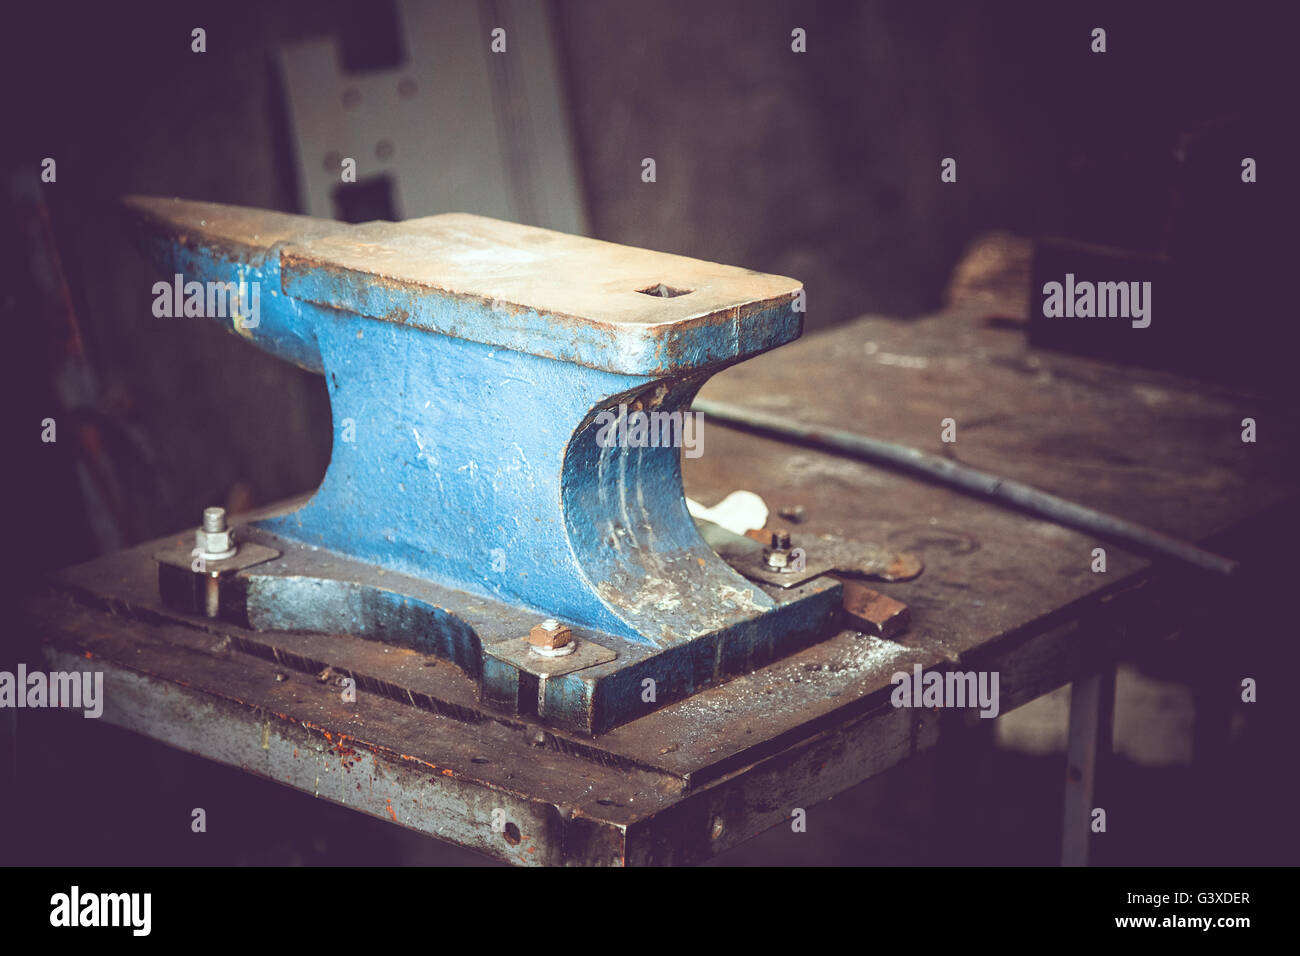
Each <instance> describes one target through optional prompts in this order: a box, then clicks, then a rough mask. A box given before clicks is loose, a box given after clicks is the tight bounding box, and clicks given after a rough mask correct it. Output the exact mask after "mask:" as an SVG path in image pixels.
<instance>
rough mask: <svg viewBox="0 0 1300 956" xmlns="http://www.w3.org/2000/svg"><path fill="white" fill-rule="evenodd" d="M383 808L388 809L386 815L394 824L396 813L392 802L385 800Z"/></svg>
mask: <svg viewBox="0 0 1300 956" xmlns="http://www.w3.org/2000/svg"><path fill="white" fill-rule="evenodd" d="M384 806H385V807H386V808H387V809H388V815H389V816H390V817H392V818H393V822H394V823H396V822H397V811H396V810H394V809H393V801H392V800H385V801H384Z"/></svg>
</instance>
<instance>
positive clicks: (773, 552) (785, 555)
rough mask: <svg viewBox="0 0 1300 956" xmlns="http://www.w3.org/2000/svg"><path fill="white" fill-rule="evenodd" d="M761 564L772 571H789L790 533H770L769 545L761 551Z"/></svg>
mask: <svg viewBox="0 0 1300 956" xmlns="http://www.w3.org/2000/svg"><path fill="white" fill-rule="evenodd" d="M763 562H764V563H765V564H766V565H767V566H768V567H769V568H771V569H772V570H773V571H789V570H790V532H788V531H773V532H772V542H771V544H770V545H769V546H768V547H766V548H764V549H763Z"/></svg>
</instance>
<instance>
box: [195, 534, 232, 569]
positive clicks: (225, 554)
mask: <svg viewBox="0 0 1300 956" xmlns="http://www.w3.org/2000/svg"><path fill="white" fill-rule="evenodd" d="M194 546H195V547H196V548H198V550H199V551H200V552H201V553H202V555H203V557H205V558H207V559H208V560H209V561H219V560H221V559H222V558H229V557H232V556H233V555H234V553H235V533H234V531H232V530H231V529H230V528H223V529H222V530H221V531H204V530H203V529H202V528H199V529H198V530H196V531H195V532H194Z"/></svg>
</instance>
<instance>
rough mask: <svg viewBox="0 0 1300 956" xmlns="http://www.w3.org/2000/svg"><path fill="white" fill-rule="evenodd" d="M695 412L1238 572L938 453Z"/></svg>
mask: <svg viewBox="0 0 1300 956" xmlns="http://www.w3.org/2000/svg"><path fill="white" fill-rule="evenodd" d="M692 408H693V409H694V410H695V411H698V412H703V413H704V414H705V415H707V416H709V418H711V419H713V420H715V421H716V422H718V423H719V424H722V425H729V426H731V427H733V428H737V429H739V430H741V431H748V432H753V433H755V434H758V435H764V436H766V437H768V438H777V439H781V440H784V441H789V442H792V443H794V444H798V445H806V446H809V447H812V448H817V449H820V450H823V451H832V452H838V453H840V454H843V455H847V456H848V457H850V458H858V459H861V460H862V461H867V462H871V463H872V464H879V465H888V466H890V467H893V468H897V469H899V470H900V471H906V472H909V473H911V474H914V475H919V476H920V477H922V478H928V479H930V480H932V481H937V482H939V483H941V484H944V485H947V486H949V487H951V488H960V489H961V490H963V491H968V492H971V493H972V494H976V495H980V496H982V497H986V498H992V499H994V500H996V501H1001V502H1005V503H1007V504H1010V505H1013V506H1015V507H1016V508H1020V509H1022V510H1024V511H1029V512H1032V513H1034V514H1036V515H1039V516H1041V517H1043V518H1047V519H1049V520H1051V521H1055V522H1057V523H1058V524H1062V525H1066V526H1068V527H1072V528H1076V529H1078V530H1081V531H1090V532H1094V533H1096V534H1098V535H1102V536H1104V537H1108V538H1113V539H1114V540H1116V541H1119V542H1121V543H1123V544H1127V545H1131V546H1133V547H1134V548H1137V549H1139V550H1141V551H1144V552H1148V553H1154V554H1159V555H1164V556H1166V557H1170V558H1176V559H1177V560H1179V561H1183V562H1185V563H1187V564H1190V565H1193V566H1195V567H1198V568H1203V569H1205V570H1207V571H1213V572H1215V573H1217V574H1225V575H1232V574H1235V573H1236V571H1237V567H1238V563H1237V562H1236V561H1234V560H1232V559H1231V558H1225V557H1223V556H1222V555H1219V554H1214V553H1213V552H1211V551H1206V550H1204V549H1202V548H1198V547H1196V545H1194V544H1191V543H1190V542H1187V541H1183V540H1182V539H1180V538H1175V537H1173V536H1172V535H1167V534H1163V533H1162V532H1159V531H1156V530H1154V529H1152V528H1145V527H1143V526H1142V525H1139V524H1134V523H1133V522H1131V521H1125V520H1123V519H1122V518H1116V517H1115V516H1114V515H1109V514H1106V513H1105V512H1102V511H1096V510H1094V509H1092V508H1085V507H1084V506H1083V505H1080V504H1076V503H1075V502H1073V501H1066V500H1065V499H1064V498H1058V497H1057V496H1056V495H1049V494H1048V493H1047V492H1045V491H1039V490H1038V489H1037V488H1033V487H1031V486H1029V485H1025V484H1021V483H1020V482H1018V481H1012V480H1011V479H1009V478H1001V477H999V476H997V475H993V474H989V473H988V472H986V471H980V470H978V469H976V468H971V467H969V466H967V465H962V464H959V463H958V462H955V461H949V460H948V459H946V458H940V457H939V456H937V455H928V454H926V453H925V452H923V451H918V450H917V449H915V448H909V447H907V446H906V445H898V444H895V443H894V442H888V441H882V440H880V439H878V438H868V437H867V436H866V435H859V434H856V433H854V432H846V431H841V430H839V429H835V428H814V427H812V426H809V425H804V424H802V423H801V422H797V421H794V420H792V419H789V418H782V417H781V416H779V415H769V414H767V413H765V412H756V411H751V410H749V409H746V408H741V407H739V406H736V405H729V404H727V403H725V402H714V401H709V400H705V399H696V400H695V402H694V404H693V405H692Z"/></svg>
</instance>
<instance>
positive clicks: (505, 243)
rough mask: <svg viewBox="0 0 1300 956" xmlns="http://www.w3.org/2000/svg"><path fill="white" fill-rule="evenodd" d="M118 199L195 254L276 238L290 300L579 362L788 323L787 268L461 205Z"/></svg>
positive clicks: (764, 344) (771, 332)
mask: <svg viewBox="0 0 1300 956" xmlns="http://www.w3.org/2000/svg"><path fill="white" fill-rule="evenodd" d="M126 205H127V207H128V209H129V210H130V211H131V213H132V214H133V215H134V216H135V217H136V218H137V219H138V220H140V221H141V222H142V223H143V224H144V225H145V228H146V230H147V231H150V232H152V233H153V234H154V235H155V236H158V237H162V238H164V239H167V240H169V241H174V242H176V243H178V244H180V245H182V246H184V247H187V248H188V249H189V250H191V251H193V252H194V253H196V254H198V255H199V256H201V257H206V258H207V259H216V260H224V261H235V262H258V261H261V260H264V259H266V258H268V257H272V258H274V250H276V247H277V246H278V253H279V255H278V259H279V262H278V270H279V281H280V284H281V288H282V291H283V292H284V293H286V294H287V295H289V296H290V297H291V298H293V299H297V300H299V301H304V302H310V303H313V304H315V305H323V306H328V307H331V308H336V309H344V310H347V311H350V312H355V313H357V314H359V315H363V316H367V317H370V318H374V319H378V320H383V321H391V322H397V323H401V324H409V325H412V326H416V327H420V328H425V329H428V330H430V331H434V332H441V333H443V334H447V335H451V336H453V337H457V338H464V339H467V340H470V341H478V342H484V343H486V344H489V345H501V346H503V347H506V348H514V349H517V350H519V351H526V352H531V353H533V354H539V355H554V356H555V357H561V358H564V359H566V360H570V361H576V363H577V364H580V365H592V366H594V367H607V368H610V369H611V370H615V371H626V372H637V373H640V372H643V371H671V370H675V369H680V368H688V367H696V366H699V365H705V364H713V363H717V362H725V361H728V360H732V359H737V358H743V357H745V356H746V355H751V354H755V353H757V352H761V351H764V350H766V349H769V348H774V347H775V346H778V345H781V344H784V343H785V342H788V341H790V340H792V339H793V338H795V337H797V336H798V334H799V330H800V325H801V317H800V316H799V314H797V313H795V312H794V311H793V310H792V309H791V307H790V306H791V302H792V300H793V298H794V296H795V294H796V292H798V290H799V289H800V288H801V285H800V283H799V282H798V281H796V280H794V279H789V278H785V277H783V276H776V275H767V274H764V273H760V272H754V271H751V270H748V269H742V268H738V267H735V266H726V265H719V264H717V263H712V262H704V261H701V260H699V259H691V258H687V257H686V256H678V255H670V254H667V253H662V252H653V251H650V250H646V249H638V248H634V247H631V246H623V245H618V244H616V243H611V242H602V241H600V240H597V239H589V238H586V237H583V236H573V235H568V234H566V233H560V232H553V231H551V230H549V229H539V228H535V227H533V226H524V225H519V224H517V223H511V222H502V221H499V220H495V219H488V218H484V217H482V216H474V215H469V214H466V213H446V214H443V215H437V216H428V217H425V218H421V219H412V220H408V221H405V222H399V223H393V222H370V223H363V224H360V225H349V224H346V223H338V222H331V221H327V220H320V219H313V218H311V217H307V216H295V215H289V214H285V213H276V212H267V211H263V210H253V209H245V208H241V207H237V206H226V205H222V204H219V203H208V202H191V201H188V200H180V199H158V198H152V197H141V196H133V197H129V198H128V199H127V200H126ZM187 278H190V276H188V275H187ZM566 340H567V341H566ZM647 342H652V343H653V342H662V343H663V346H664V349H663V350H662V351H657V352H652V353H649V354H654V355H657V356H658V357H659V358H660V359H661V360H662V361H661V362H660V365H658V366H655V365H654V363H646V362H644V361H642V360H641V359H640V358H639V356H642V355H645V354H647V351H646V349H645V345H646V343H647ZM566 345H571V346H573V348H566ZM611 352H612V353H614V354H615V356H617V355H618V354H619V353H622V355H623V357H624V358H623V361H621V362H620V360H619V359H618V358H617V357H615V358H610V356H609V353H611ZM633 354H635V355H636V356H638V358H635V359H634V358H632V357H631V356H632V355H633ZM642 366H646V367H642Z"/></svg>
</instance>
